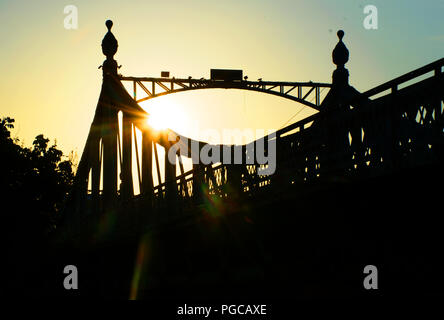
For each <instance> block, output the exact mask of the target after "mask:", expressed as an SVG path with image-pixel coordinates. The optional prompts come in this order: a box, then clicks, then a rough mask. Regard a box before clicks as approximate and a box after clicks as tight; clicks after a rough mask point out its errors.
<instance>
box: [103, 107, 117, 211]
mask: <svg viewBox="0 0 444 320" xmlns="http://www.w3.org/2000/svg"><path fill="white" fill-rule="evenodd" d="M117 124H118V119H117V112H116V110H115V109H113V108H111V107H107V110H106V121H104V122H103V124H102V137H103V138H102V141H103V197H104V202H105V208H112V207H113V206H114V205H115V200H116V197H117V128H118V126H117Z"/></svg>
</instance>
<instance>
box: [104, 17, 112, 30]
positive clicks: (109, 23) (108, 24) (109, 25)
mask: <svg viewBox="0 0 444 320" xmlns="http://www.w3.org/2000/svg"><path fill="white" fill-rule="evenodd" d="M105 25H106V27H107V28H108V31H109V32H111V28H112V27H113V22H112V21H111V20H106V22H105Z"/></svg>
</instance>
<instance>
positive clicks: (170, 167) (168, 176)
mask: <svg viewBox="0 0 444 320" xmlns="http://www.w3.org/2000/svg"><path fill="white" fill-rule="evenodd" d="M170 148H171V147H167V148H165V182H166V189H165V199H166V201H167V203H168V205H169V206H171V207H174V206H175V203H176V200H177V183H176V164H175V163H174V164H173V163H171V162H170V160H169V159H168V154H169V151H170Z"/></svg>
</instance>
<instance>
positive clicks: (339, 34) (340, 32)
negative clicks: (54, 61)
mask: <svg viewBox="0 0 444 320" xmlns="http://www.w3.org/2000/svg"><path fill="white" fill-rule="evenodd" d="M108 21H109V20H108ZM112 24H113V23H112V21H111V25H112ZM344 34H345V33H344V31H342V30H339V31H338V33H337V35H338V38H339V41H342V38H343V37H344Z"/></svg>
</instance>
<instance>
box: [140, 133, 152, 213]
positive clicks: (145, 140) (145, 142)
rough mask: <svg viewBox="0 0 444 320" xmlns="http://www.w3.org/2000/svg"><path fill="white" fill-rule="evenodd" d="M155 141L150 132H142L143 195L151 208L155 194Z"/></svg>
mask: <svg viewBox="0 0 444 320" xmlns="http://www.w3.org/2000/svg"><path fill="white" fill-rule="evenodd" d="M152 144H153V140H152V138H151V134H150V132H149V131H148V130H143V132H142V194H143V195H144V197H145V199H146V203H147V205H148V206H149V207H150V208H151V205H152V203H151V201H152V194H153V146H152Z"/></svg>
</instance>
